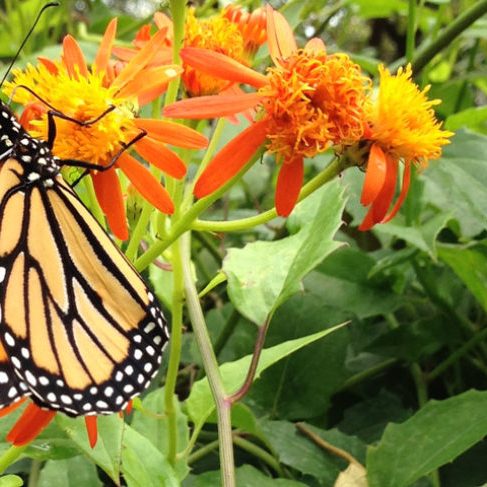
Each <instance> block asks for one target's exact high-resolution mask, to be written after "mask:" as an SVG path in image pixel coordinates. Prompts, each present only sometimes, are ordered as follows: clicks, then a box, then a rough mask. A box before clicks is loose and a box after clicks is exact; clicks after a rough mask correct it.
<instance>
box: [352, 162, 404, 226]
mask: <svg viewBox="0 0 487 487" xmlns="http://www.w3.org/2000/svg"><path fill="white" fill-rule="evenodd" d="M385 161H386V177H385V181H384V185H383V186H382V189H381V190H380V192H379V194H378V195H377V197H376V198H375V200H374V202H373V203H372V206H371V208H370V210H369V211H368V213H367V215H365V218H364V221H363V222H362V223H361V224H360V226H359V227H358V228H359V230H362V231H364V230H369V229H370V228H372V227H373V226H374V225H375V224H376V223H380V222H381V221H382V220H383V219H384V217H385V215H386V213H387V210H388V208H389V206H390V205H391V202H392V198H393V197H394V191H395V189H396V179H397V169H398V161H396V160H394V159H392V158H391V157H390V156H389V155H388V154H386V158H385Z"/></svg>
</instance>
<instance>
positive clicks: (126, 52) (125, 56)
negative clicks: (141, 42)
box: [112, 46, 139, 61]
mask: <svg viewBox="0 0 487 487" xmlns="http://www.w3.org/2000/svg"><path fill="white" fill-rule="evenodd" d="M138 52H139V50H138V49H133V48H132V47H120V46H113V47H112V54H113V55H114V56H115V57H117V58H118V59H120V60H122V61H130V60H131V59H132V58H133V57H134V56H135V55H136V54H137V53H138Z"/></svg>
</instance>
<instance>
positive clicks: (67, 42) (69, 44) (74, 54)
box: [63, 34, 88, 79]
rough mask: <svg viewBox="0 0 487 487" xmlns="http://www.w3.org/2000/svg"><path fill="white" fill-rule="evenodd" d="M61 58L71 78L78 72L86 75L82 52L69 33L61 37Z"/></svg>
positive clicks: (86, 70)
mask: <svg viewBox="0 0 487 487" xmlns="http://www.w3.org/2000/svg"><path fill="white" fill-rule="evenodd" d="M63 60H64V64H65V66H66V69H67V70H68V73H69V76H71V77H72V78H75V79H76V78H77V76H78V72H79V74H81V75H82V76H84V77H86V76H88V67H87V66H86V61H85V57H84V56H83V52H82V51H81V48H80V47H79V45H78V43H77V42H76V41H75V39H74V37H72V36H70V35H69V34H68V35H67V36H65V37H64V39H63ZM76 67H78V69H76Z"/></svg>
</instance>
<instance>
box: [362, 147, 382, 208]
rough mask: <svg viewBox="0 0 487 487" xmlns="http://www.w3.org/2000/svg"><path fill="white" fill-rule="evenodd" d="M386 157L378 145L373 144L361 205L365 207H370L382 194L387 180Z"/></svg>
mask: <svg viewBox="0 0 487 487" xmlns="http://www.w3.org/2000/svg"><path fill="white" fill-rule="evenodd" d="M386 168H387V165H386V156H385V154H384V151H383V150H382V149H381V148H380V146H378V145H377V144H372V147H371V148H370V152H369V160H368V161H367V170H366V173H365V180H364V187H363V189H362V196H361V197H360V203H362V204H363V205H364V206H368V205H370V204H371V203H372V202H373V201H374V200H375V198H377V195H378V194H379V193H380V190H381V189H382V186H383V185H384V181H385V179H386Z"/></svg>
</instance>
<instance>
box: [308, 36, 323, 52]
mask: <svg viewBox="0 0 487 487" xmlns="http://www.w3.org/2000/svg"><path fill="white" fill-rule="evenodd" d="M304 50H305V51H311V52H322V51H324V52H325V53H326V46H325V43H324V42H323V41H322V40H321V39H320V38H319V37H313V39H310V40H309V41H308V42H307V43H306V45H305V46H304Z"/></svg>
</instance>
